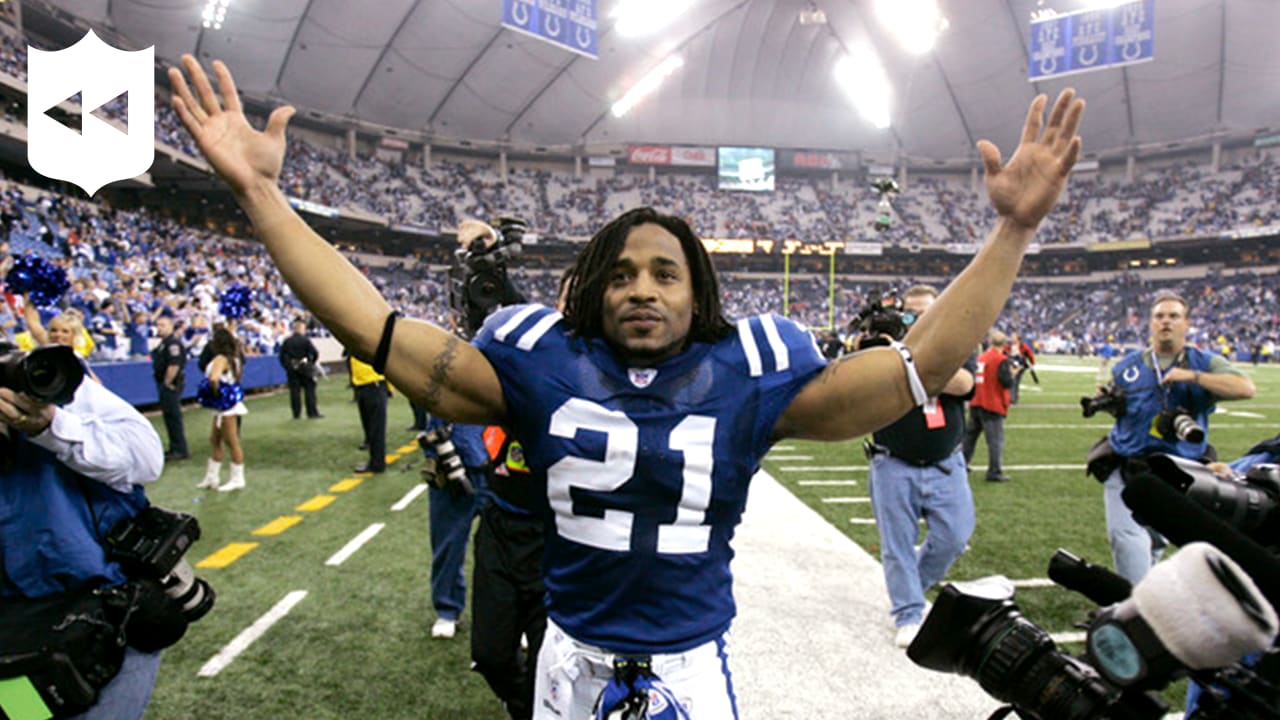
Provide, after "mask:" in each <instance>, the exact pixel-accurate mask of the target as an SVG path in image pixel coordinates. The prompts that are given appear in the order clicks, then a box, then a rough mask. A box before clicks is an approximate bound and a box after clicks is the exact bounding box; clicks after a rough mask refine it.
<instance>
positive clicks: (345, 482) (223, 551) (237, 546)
mask: <svg viewBox="0 0 1280 720" xmlns="http://www.w3.org/2000/svg"><path fill="white" fill-rule="evenodd" d="M399 459H400V455H387V463H388V464H390V463H393V462H395V461H397V460H399ZM370 474H371V473H356V476H355V477H350V478H344V479H342V480H339V481H338V482H336V483H334V484H333V485H330V486H329V492H331V493H340V492H347V491H348V490H351V489H352V488H354V487H356V486H358V485H359V484H360V483H361V482H363V481H364V478H367V477H369V476H370ZM337 499H338V498H337V496H334V495H316V496H315V497H313V498H311V499H310V500H308V501H306V502H304V503H302V504H301V505H299V506H298V507H296V508H294V509H295V510H296V511H298V512H316V511H318V510H323V509H325V508H326V507H329V505H330V504H332V503H333V501H334V500H337ZM300 522H302V516H300V515H282V516H280V517H278V518H276V519H275V520H272V521H271V522H269V523H267V524H266V525H263V526H262V527H260V528H258V529H257V530H254V531H253V533H252V534H254V535H258V536H272V535H279V534H281V533H283V532H284V531H285V530H288V529H289V528H291V527H293V526H294V525H297V524H298V523H300ZM256 547H258V543H256V542H247V543H228V544H227V545H225V546H223V547H222V548H220V549H218V550H217V551H216V552H214V553H213V554H212V555H209V556H208V557H206V558H205V559H203V560H201V561H200V562H198V563H196V567H198V568H224V567H227V566H228V565H230V564H231V563H233V562H235V561H236V560H239V559H240V558H242V557H244V556H245V554H247V553H248V552H249V551H250V550H252V549H254V548H256Z"/></svg>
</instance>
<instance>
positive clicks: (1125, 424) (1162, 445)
mask: <svg viewBox="0 0 1280 720" xmlns="http://www.w3.org/2000/svg"><path fill="white" fill-rule="evenodd" d="M1147 352H1148V351H1147V350H1140V351H1137V352H1131V353H1129V354H1128V355H1126V356H1125V357H1124V358H1123V359H1122V360H1120V362H1118V363H1116V366H1115V367H1114V368H1113V369H1112V370H1111V379H1112V382H1114V383H1115V386H1116V387H1117V388H1119V389H1121V390H1123V391H1124V393H1125V411H1124V415H1121V416H1120V417H1119V418H1117V419H1116V423H1115V426H1114V427H1112V428H1111V433H1110V434H1109V435H1108V436H1107V439H1108V440H1109V441H1110V443H1111V447H1112V448H1114V449H1115V451H1116V454H1117V455H1120V456H1122V457H1138V456H1140V455H1147V454H1150V453H1169V454H1171V455H1177V456H1178V457H1183V458H1192V459H1193V458H1199V457H1202V456H1203V455H1204V452H1205V448H1206V447H1208V445H1209V440H1208V430H1209V415H1210V414H1211V413H1213V408H1214V400H1213V396H1212V395H1211V394H1210V393H1209V391H1208V390H1205V389H1204V388H1202V387H1200V386H1199V385H1196V384H1194V383H1187V382H1175V383H1170V384H1169V385H1167V386H1165V387H1166V388H1167V390H1168V400H1167V401H1166V402H1164V403H1162V402H1161V397H1162V394H1163V393H1162V391H1161V386H1160V378H1159V377H1158V376H1157V375H1156V371H1155V369H1153V368H1152V367H1151V366H1150V365H1148V364H1147V363H1146V362H1145V361H1144V360H1143V357H1144V356H1145V355H1146V354H1147ZM1183 352H1184V353H1185V362H1186V367H1187V369H1189V370H1198V371H1200V372H1202V373H1203V372H1208V371H1209V360H1210V356H1209V354H1208V353H1206V352H1203V351H1201V350H1198V349H1196V348H1193V347H1188V348H1186V349H1185V350H1184V351H1183ZM1152 361H1153V362H1154V361H1155V359H1154V358H1152ZM1176 366H1177V363H1175V364H1174V365H1173V366H1171V367H1176ZM1166 407H1168V408H1170V409H1172V408H1176V407H1183V408H1186V409H1187V411H1188V412H1189V413H1190V414H1191V416H1192V417H1194V418H1195V420H1196V422H1197V423H1199V424H1200V427H1202V428H1204V429H1205V440H1204V441H1202V442H1199V443H1190V442H1182V441H1179V440H1177V439H1173V440H1166V439H1164V438H1162V437H1160V436H1159V435H1156V434H1155V430H1154V429H1153V428H1152V423H1153V422H1154V421H1155V418H1156V416H1158V415H1159V414H1160V413H1161V412H1162V411H1163V410H1164V409H1165V408H1166Z"/></svg>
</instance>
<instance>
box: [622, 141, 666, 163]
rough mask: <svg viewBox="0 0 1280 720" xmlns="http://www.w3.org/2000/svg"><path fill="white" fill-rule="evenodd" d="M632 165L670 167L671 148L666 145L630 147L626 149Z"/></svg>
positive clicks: (628, 159)
mask: <svg viewBox="0 0 1280 720" xmlns="http://www.w3.org/2000/svg"><path fill="white" fill-rule="evenodd" d="M627 161H628V162H630V163H631V164H632V165H670V164H671V148H670V147H669V146H667V145H632V146H631V147H630V148H628V149H627Z"/></svg>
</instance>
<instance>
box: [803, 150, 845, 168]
mask: <svg viewBox="0 0 1280 720" xmlns="http://www.w3.org/2000/svg"><path fill="white" fill-rule="evenodd" d="M791 165H792V166H793V167H798V168H814V169H818V170H839V169H840V168H841V165H842V163H841V162H840V158H839V157H837V156H836V155H834V154H832V153H824V152H796V153H792V154H791Z"/></svg>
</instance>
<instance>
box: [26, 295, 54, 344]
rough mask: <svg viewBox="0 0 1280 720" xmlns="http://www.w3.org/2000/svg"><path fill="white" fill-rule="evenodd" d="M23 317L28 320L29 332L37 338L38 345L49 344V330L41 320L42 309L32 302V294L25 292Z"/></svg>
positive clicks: (33, 338)
mask: <svg viewBox="0 0 1280 720" xmlns="http://www.w3.org/2000/svg"><path fill="white" fill-rule="evenodd" d="M22 319H23V320H24V321H25V322H26V324H27V332H29V333H31V339H32V340H35V342H36V347H41V346H43V345H48V344H49V331H48V330H46V329H45V327H44V323H42V322H40V309H39V308H37V307H36V305H35V303H33V302H31V296H30V295H27V294H25V293H24V294H23V296H22Z"/></svg>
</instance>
